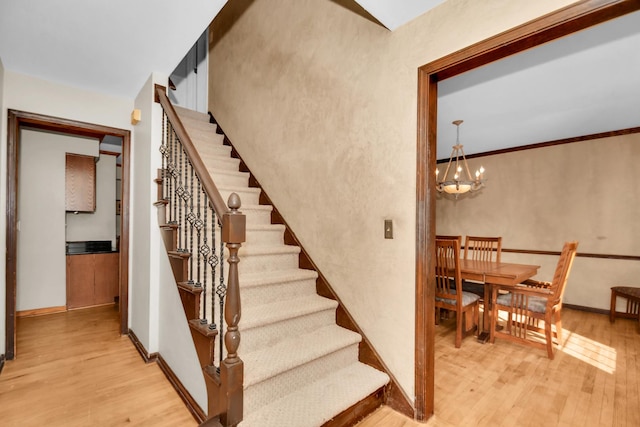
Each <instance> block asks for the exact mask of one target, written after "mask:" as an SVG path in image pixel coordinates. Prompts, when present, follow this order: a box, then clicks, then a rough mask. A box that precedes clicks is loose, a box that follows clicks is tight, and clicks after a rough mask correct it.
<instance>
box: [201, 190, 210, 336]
mask: <svg viewBox="0 0 640 427" xmlns="http://www.w3.org/2000/svg"><path fill="white" fill-rule="evenodd" d="M202 196H203V197H202V198H203V206H202V210H203V215H202V216H203V217H204V218H203V226H202V229H203V235H204V239H203V242H202V246H200V253H201V254H202V259H203V264H202V270H203V272H202V295H204V297H203V298H202V303H201V304H200V310H202V315H201V316H200V323H201V324H203V325H206V324H207V323H209V321H208V320H207V299H208V298H209V296H208V293H207V275H208V273H207V261H208V259H209V257H210V256H211V255H210V253H211V248H209V245H208V244H207V217H208V209H207V207H208V205H209V198H208V197H207V193H205V192H204V189H203V191H202Z"/></svg>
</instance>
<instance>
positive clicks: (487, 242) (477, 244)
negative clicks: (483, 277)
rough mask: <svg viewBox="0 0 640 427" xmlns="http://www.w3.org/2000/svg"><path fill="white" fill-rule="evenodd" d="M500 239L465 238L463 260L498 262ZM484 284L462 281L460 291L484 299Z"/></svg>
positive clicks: (500, 249)
mask: <svg viewBox="0 0 640 427" xmlns="http://www.w3.org/2000/svg"><path fill="white" fill-rule="evenodd" d="M501 253H502V237H479V236H467V237H466V238H465V239H464V259H472V260H477V261H491V262H500V254H501ZM484 286H485V285H484V283H478V282H474V281H468V280H464V281H463V282H462V289H463V290H464V291H466V292H473V293H474V294H477V295H480V297H481V298H484Z"/></svg>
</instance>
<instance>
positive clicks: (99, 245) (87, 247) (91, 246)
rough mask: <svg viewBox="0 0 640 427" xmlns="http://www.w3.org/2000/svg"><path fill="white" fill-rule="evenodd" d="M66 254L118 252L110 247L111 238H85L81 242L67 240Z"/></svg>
mask: <svg viewBox="0 0 640 427" xmlns="http://www.w3.org/2000/svg"><path fill="white" fill-rule="evenodd" d="M65 246H66V248H65V253H66V254H67V255H85V254H108V253H114V252H118V251H117V250H113V249H111V240H87V241H82V242H67V243H66V245H65Z"/></svg>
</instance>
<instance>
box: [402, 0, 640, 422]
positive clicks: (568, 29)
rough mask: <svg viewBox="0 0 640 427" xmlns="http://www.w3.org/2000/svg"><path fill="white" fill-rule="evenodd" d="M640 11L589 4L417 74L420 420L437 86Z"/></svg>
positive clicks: (431, 286)
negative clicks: (553, 41)
mask: <svg viewBox="0 0 640 427" xmlns="http://www.w3.org/2000/svg"><path fill="white" fill-rule="evenodd" d="M636 10H640V4H639V3H638V2H637V1H628V0H613V1H608V2H602V1H598V0H584V1H580V2H577V3H574V4H571V5H569V6H567V7H565V8H563V9H559V10H557V11H556V12H553V13H550V14H548V15H544V16H542V17H540V18H538V19H535V20H533V21H530V22H527V23H525V24H523V25H521V26H519V27H515V28H513V29H511V30H509V31H505V32H503V33H501V34H498V35H496V36H494V37H491V38H489V39H486V40H484V41H481V42H479V43H476V44H474V45H471V46H469V47H467V48H465V49H462V50H460V51H457V52H454V53H452V54H450V55H447V56H445V57H442V58H440V59H437V60H435V61H433V62H431V63H428V64H426V65H423V66H422V67H420V68H419V69H418V132H417V133H418V137H417V139H418V142H417V149H416V157H417V165H416V181H417V182H416V283H415V296H416V298H415V299H416V315H415V319H416V325H415V361H416V363H415V377H414V384H415V395H416V399H415V418H416V419H417V420H426V419H428V418H429V417H430V416H431V415H433V413H434V406H435V399H434V394H435V387H434V382H435V374H434V370H435V356H434V342H435V325H434V316H435V308H434V305H435V304H434V301H435V266H434V257H435V201H436V199H435V196H436V194H435V193H436V191H435V174H434V173H433V171H434V170H435V169H436V160H437V159H436V145H437V144H436V135H437V129H436V128H437V121H438V120H437V102H438V82H439V81H442V80H445V79H447V78H449V77H453V76H456V75H459V74H462V73H464V72H466V71H469V70H472V69H474V68H478V67H481V66H483V65H486V64H489V63H491V62H493V61H497V60H500V59H502V58H505V57H508V56H510V55H515V54H517V53H519V52H522V51H524V50H526V49H529V48H533V47H536V46H538V45H541V44H544V43H547V42H549V41H552V40H555V39H557V38H560V37H564V36H567V35H569V34H572V33H574V32H577V31H580V30H583V29H585V28H588V27H590V26H593V25H597V24H599V23H602V22H605V21H608V20H610V19H614V18H617V17H620V16H623V15H625V14H627V13H631V12H634V11H636Z"/></svg>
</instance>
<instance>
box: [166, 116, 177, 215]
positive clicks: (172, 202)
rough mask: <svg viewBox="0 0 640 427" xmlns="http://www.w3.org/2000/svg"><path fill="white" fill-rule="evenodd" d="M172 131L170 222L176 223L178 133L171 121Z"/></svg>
mask: <svg viewBox="0 0 640 427" xmlns="http://www.w3.org/2000/svg"><path fill="white" fill-rule="evenodd" d="M169 127H170V133H169V136H170V138H169V143H170V145H169V164H168V166H167V169H168V171H169V177H168V178H169V204H170V205H171V207H172V208H171V209H169V215H170V216H171V218H170V221H169V223H170V224H176V223H177V221H176V218H177V217H178V214H177V211H176V209H177V205H176V194H175V188H176V172H177V171H176V153H177V151H176V133H175V131H174V130H173V125H171V122H169Z"/></svg>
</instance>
